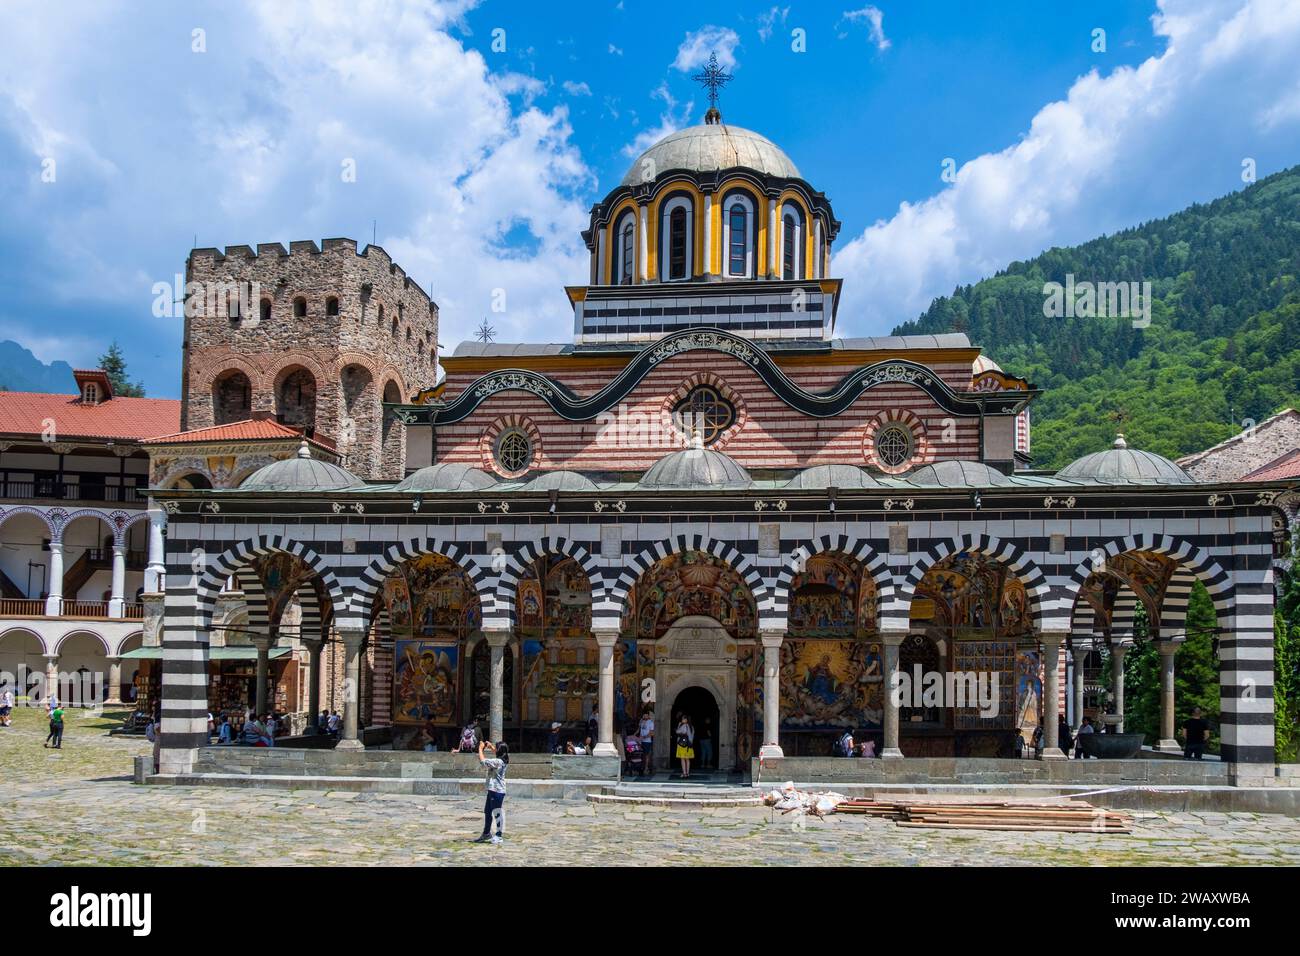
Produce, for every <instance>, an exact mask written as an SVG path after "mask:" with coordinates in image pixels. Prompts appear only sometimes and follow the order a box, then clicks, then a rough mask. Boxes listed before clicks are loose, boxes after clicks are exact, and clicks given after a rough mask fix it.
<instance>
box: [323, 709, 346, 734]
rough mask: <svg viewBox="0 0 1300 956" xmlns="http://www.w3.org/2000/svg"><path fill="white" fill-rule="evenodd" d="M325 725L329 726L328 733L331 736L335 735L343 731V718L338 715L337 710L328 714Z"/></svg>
mask: <svg viewBox="0 0 1300 956" xmlns="http://www.w3.org/2000/svg"><path fill="white" fill-rule="evenodd" d="M325 726H326V727H328V728H329V735H330V736H331V737H337V736H339V735H340V734H341V733H342V732H343V718H342V717H340V716H339V712H338V711H337V710H336V711H333V712H332V713H331V714H330V716H329V720H327V721H326V722H325Z"/></svg>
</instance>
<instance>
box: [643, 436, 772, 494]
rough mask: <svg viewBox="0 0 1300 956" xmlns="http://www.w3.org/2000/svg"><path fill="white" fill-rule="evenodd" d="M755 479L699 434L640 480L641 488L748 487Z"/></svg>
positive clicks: (655, 464)
mask: <svg viewBox="0 0 1300 956" xmlns="http://www.w3.org/2000/svg"><path fill="white" fill-rule="evenodd" d="M753 483H754V479H752V478H750V477H749V472H747V471H746V470H745V469H744V468H742V467H741V466H740V465H738V464H737V463H736V461H735V460H734V459H732V458H730V457H728V456H727V455H724V454H723V453H722V452H720V451H712V450H710V449H708V448H704V447H702V446H701V444H700V440H699V436H698V435H696V436H695V438H694V439H693V440H692V443H691V447H690V448H684V449H682V450H681V451H675V452H673V453H672V454H669V455H664V457H662V458H660V459H659V460H658V461H657V462H655V463H654V464H653V465H652V466H651V467H650V470H649V471H647V472H646V473H645V474H644V475H642V476H641V480H640V481H639V482H637V487H638V488H648V489H655V490H657V489H666V488H675V489H681V488H723V489H739V488H748V487H749V486H750V485H752V484H753Z"/></svg>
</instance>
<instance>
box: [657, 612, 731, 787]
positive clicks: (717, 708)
mask: <svg viewBox="0 0 1300 956" xmlns="http://www.w3.org/2000/svg"><path fill="white" fill-rule="evenodd" d="M738 651H739V648H738V646H737V643H736V640H735V638H733V637H732V636H731V634H730V633H729V632H728V631H727V629H726V628H725V627H723V626H722V625H721V624H720V623H719V622H718V621H717V620H715V619H713V618H711V617H704V616H702V615H690V616H687V617H683V618H680V619H678V621H677V622H676V623H675V624H673V625H672V627H670V628H669V629H668V631H667V632H666V633H665V634H664V636H663V637H662V638H660V639H659V642H658V645H657V647H656V652H655V663H654V686H655V690H656V694H655V728H656V731H657V732H656V733H655V749H654V758H655V766H656V767H658V768H671V767H674V766H676V764H675V762H674V758H673V752H674V749H675V748H674V745H673V740H674V734H673V732H674V731H675V730H676V728H677V717H678V716H679V715H680V713H681V711H682V710H683V709H687V710H688V712H691V711H690V708H697V710H696V711H695V712H693V713H691V716H692V718H696V717H700V716H704V715H705V713H706V712H705V706H706V705H705V698H708V701H709V703H708V705H707V716H708V717H710V718H711V719H712V720H713V724H712V728H713V730H714V740H715V741H716V743H715V745H714V748H713V749H714V754H713V761H714V763H713V765H714V766H717V767H720V768H722V769H724V770H727V771H730V770H731V769H732V768H733V767H735V766H736V761H737V753H736V710H737V708H736V701H737V692H736V688H737V680H736V663H737V653H738ZM700 695H703V696H700ZM700 726H701V725H699V724H697V725H696V731H697V735H698V730H699V727H700Z"/></svg>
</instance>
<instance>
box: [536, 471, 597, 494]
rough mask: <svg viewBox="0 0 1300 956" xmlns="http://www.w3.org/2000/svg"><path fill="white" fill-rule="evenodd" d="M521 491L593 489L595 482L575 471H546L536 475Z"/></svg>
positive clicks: (594, 488)
mask: <svg viewBox="0 0 1300 956" xmlns="http://www.w3.org/2000/svg"><path fill="white" fill-rule="evenodd" d="M521 490H522V491H595V490H596V483H595V482H594V481H592V480H591V479H590V478H588V477H587V476H586V475H580V474H578V472H576V471H548V472H544V473H543V474H540V475H538V476H537V477H536V478H534V479H533V480H532V481H530V482H528V484H526V485H524V487H523V488H522V489H521Z"/></svg>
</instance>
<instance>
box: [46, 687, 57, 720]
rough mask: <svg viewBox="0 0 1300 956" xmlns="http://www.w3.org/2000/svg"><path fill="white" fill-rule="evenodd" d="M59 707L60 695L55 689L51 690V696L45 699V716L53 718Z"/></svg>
mask: <svg viewBox="0 0 1300 956" xmlns="http://www.w3.org/2000/svg"><path fill="white" fill-rule="evenodd" d="M58 707H59V695H58V694H57V693H55V691H54V689H53V688H51V689H50V696H49V697H46V698H45V716H46V717H50V716H52V715H53V714H54V711H55V710H57V709H58Z"/></svg>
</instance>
